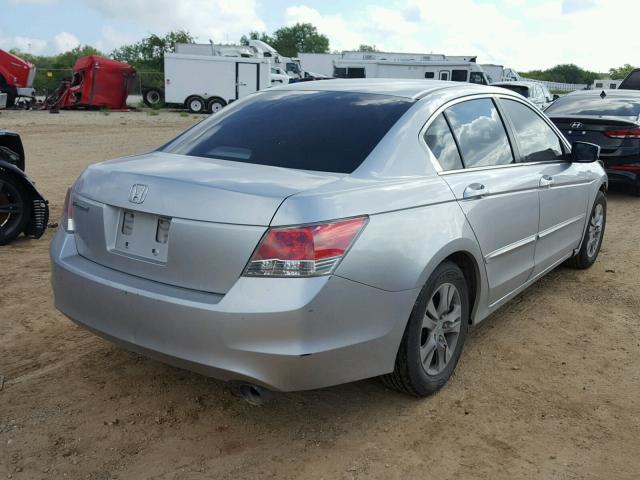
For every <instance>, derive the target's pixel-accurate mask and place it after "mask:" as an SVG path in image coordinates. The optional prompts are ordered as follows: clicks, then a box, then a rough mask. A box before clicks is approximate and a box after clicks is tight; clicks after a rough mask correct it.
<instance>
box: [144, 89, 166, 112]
mask: <svg viewBox="0 0 640 480" xmlns="http://www.w3.org/2000/svg"><path fill="white" fill-rule="evenodd" d="M162 96H163V95H162V92H161V91H160V89H159V88H149V89H148V90H146V91H145V92H144V95H143V97H142V101H143V102H144V104H145V105H146V106H147V107H151V108H153V107H157V106H159V105H161V104H162V103H163V98H162Z"/></svg>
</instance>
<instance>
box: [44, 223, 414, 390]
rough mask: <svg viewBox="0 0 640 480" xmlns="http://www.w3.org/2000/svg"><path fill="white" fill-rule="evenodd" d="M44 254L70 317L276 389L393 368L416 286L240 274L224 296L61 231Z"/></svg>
mask: <svg viewBox="0 0 640 480" xmlns="http://www.w3.org/2000/svg"><path fill="white" fill-rule="evenodd" d="M51 260H52V278H51V282H52V286H53V291H54V295H55V306H56V308H57V309H58V310H60V311H61V312H62V313H64V314H65V315H67V316H68V317H69V318H71V319H72V320H73V321H74V322H76V323H78V324H80V325H82V326H84V327H86V328H88V329H90V330H92V331H93V332H95V333H96V334H98V335H100V336H102V337H104V338H106V339H108V340H110V341H112V342H114V343H116V344H119V345H122V346H124V347H125V348H128V349H131V350H134V351H138V352H140V353H143V354H147V355H149V356H151V357H155V358H157V359H159V360H161V361H164V362H166V363H170V364H174V365H176V366H180V367H183V368H187V369H190V370H194V371H197V372H200V373H203V374H205V375H209V376H212V377H215V378H219V379H222V380H238V381H248V382H253V383H257V384H260V385H263V386H265V387H267V388H271V389H274V390H282V391H293V390H307V389H313V388H320V387H326V386H330V385H336V384H340V383H346V382H350V381H354V380H359V379H363V378H368V377H373V376H376V375H381V374H384V373H388V372H390V371H392V370H393V366H394V361H395V356H396V352H397V349H398V345H399V344H400V340H401V338H402V334H403V332H404V328H405V325H406V321H407V319H408V317H409V314H410V311H411V308H412V306H413V302H414V301H415V298H416V296H417V293H418V292H417V291H414V290H407V291H403V292H386V291H382V290H379V289H376V288H373V287H369V286H366V285H363V284H361V283H357V282H353V281H350V280H347V279H344V278H341V277H337V276H331V277H316V278H308V279H287V278H279V279H264V278H246V277H242V278H240V279H239V280H238V281H237V282H236V284H235V285H234V286H233V287H232V289H231V290H229V292H227V294H225V295H224V296H222V295H215V294H209V293H203V292H198V291H194V290H186V289H181V288H177V287H172V286H168V285H165V284H161V283H157V282H153V281H149V280H145V279H141V278H138V277H134V276H131V275H128V274H124V273H121V272H117V271H115V270H112V269H109V268H106V267H103V266H100V265H98V264H96V263H94V262H91V261H89V260H86V259H85V258H83V257H81V256H79V255H78V253H77V250H76V246H75V238H74V236H73V235H69V234H67V233H65V232H64V231H63V230H61V229H60V230H58V233H57V234H56V236H55V238H54V240H53V241H52V244H51Z"/></svg>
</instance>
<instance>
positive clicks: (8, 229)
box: [0, 171, 31, 245]
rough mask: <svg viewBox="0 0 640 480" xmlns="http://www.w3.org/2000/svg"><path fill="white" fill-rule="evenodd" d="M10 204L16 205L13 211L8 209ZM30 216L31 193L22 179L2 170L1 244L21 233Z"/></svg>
mask: <svg viewBox="0 0 640 480" xmlns="http://www.w3.org/2000/svg"><path fill="white" fill-rule="evenodd" d="M8 205H13V206H14V207H12V208H11V211H6V210H7V208H8ZM3 210H5V211H3ZM30 218H31V195H30V194H29V192H28V191H27V190H26V189H25V188H24V186H23V185H22V182H21V181H20V179H18V178H16V177H15V176H13V175H10V174H8V173H6V172H2V171H0V245H6V244H7V243H9V242H11V241H13V240H14V239H15V238H16V237H17V236H18V235H20V234H21V233H22V232H23V231H24V230H25V228H26V227H27V224H28V223H29V219H30Z"/></svg>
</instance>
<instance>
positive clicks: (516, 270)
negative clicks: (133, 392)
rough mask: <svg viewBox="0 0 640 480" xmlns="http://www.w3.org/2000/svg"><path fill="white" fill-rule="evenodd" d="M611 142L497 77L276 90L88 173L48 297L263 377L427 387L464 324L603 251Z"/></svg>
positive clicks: (241, 377)
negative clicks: (577, 136)
mask: <svg viewBox="0 0 640 480" xmlns="http://www.w3.org/2000/svg"><path fill="white" fill-rule="evenodd" d="M598 153H599V149H598V147H597V146H594V145H591V144H586V143H576V144H574V145H573V148H572V146H571V145H569V144H568V143H567V141H566V140H565V139H564V137H563V136H562V135H561V134H560V132H559V131H558V130H557V129H556V127H555V126H554V125H553V124H552V123H551V122H550V121H549V120H548V119H547V118H546V117H545V116H544V114H543V113H542V112H540V110H539V109H537V108H536V107H535V106H533V105H532V104H531V103H529V102H528V101H527V100H526V99H524V98H523V97H522V96H520V95H518V94H516V93H512V92H509V91H506V90H503V89H499V88H492V87H486V86H479V85H471V84H460V83H451V82H437V81H424V80H423V81H421V80H416V81H413V80H379V79H376V80H373V79H372V80H331V81H320V82H306V83H297V84H291V85H286V86H283V87H278V88H273V89H269V90H268V91H263V92H259V93H256V94H253V95H251V96H249V97H247V98H245V99H243V100H241V101H237V102H234V103H233V104H231V105H230V106H228V107H226V108H225V109H223V110H222V111H220V112H219V113H216V114H214V115H212V116H211V117H210V118H208V119H207V120H205V121H203V122H201V123H199V124H198V125H196V126H194V127H193V128H191V129H189V130H187V131H186V132H184V133H183V134H181V135H180V136H178V137H177V138H175V139H174V140H172V141H171V142H169V143H168V144H166V145H164V146H163V147H161V148H160V149H159V150H157V151H153V152H150V153H147V154H144V155H140V156H134V157H128V158H123V159H118V160H112V161H108V162H104V163H99V164H97V165H92V166H90V167H89V168H87V169H86V170H85V171H84V172H83V173H82V175H81V176H80V177H79V178H78V180H77V181H76V182H75V184H74V185H73V186H72V188H71V189H70V190H69V193H68V198H67V202H66V207H65V214H64V218H63V219H62V223H61V228H59V230H58V232H57V234H56V236H55V238H54V240H53V242H52V245H51V259H52V266H53V268H52V272H53V273H52V283H53V289H54V293H55V305H56V307H57V308H58V309H59V310H60V311H61V312H63V313H64V314H65V315H67V316H68V317H69V318H71V319H72V320H73V321H75V322H77V323H78V324H80V325H82V326H84V327H86V328H88V329H90V330H92V331H93V332H95V333H96V334H98V335H100V336H102V337H105V338H107V339H109V340H111V341H113V342H114V343H117V344H119V345H122V346H124V347H125V348H129V349H131V350H134V351H138V352H141V353H144V354H148V355H149V356H152V357H156V358H158V359H160V360H163V361H166V362H168V363H171V364H175V365H178V366H182V367H185V368H188V369H192V370H195V371H198V372H202V373H204V374H207V375H211V376H213V377H217V378H220V379H225V380H233V381H238V382H240V383H241V384H242V385H243V386H245V387H247V388H249V391H250V392H252V393H253V394H255V395H259V394H260V392H261V388H265V387H266V388H267V389H274V390H281V391H291V390H303V389H313V388H319V387H326V386H329V385H335V384H340V383H344V382H351V381H354V380H358V379H363V378H368V377H373V376H378V375H383V376H384V377H383V378H384V380H385V381H386V383H387V384H388V385H390V386H393V387H395V388H397V389H399V390H402V391H404V392H407V393H409V394H412V395H417V396H424V395H428V394H431V393H433V392H435V391H436V390H438V389H439V388H440V387H442V385H444V384H445V383H446V381H447V380H448V379H449V377H450V376H451V374H452V372H453V370H454V368H455V366H456V363H457V362H458V358H459V357H460V354H461V351H462V347H463V344H464V341H465V337H466V335H467V330H468V328H469V325H475V324H477V323H479V322H480V321H482V320H483V319H485V318H487V316H488V315H490V314H491V313H492V312H494V311H495V310H496V309H497V308H498V307H500V306H501V305H503V304H504V303H505V302H507V301H508V300H509V299H511V298H513V297H514V295H516V294H518V293H519V292H521V291H522V290H524V289H525V288H527V287H528V286H529V285H531V284H532V283H533V282H535V281H536V280H537V279H539V278H540V277H541V276H542V275H544V274H545V273H547V272H549V271H550V270H552V269H553V268H555V267H556V266H558V265H560V264H561V263H563V262H565V261H569V262H570V263H571V264H573V265H574V266H575V267H578V268H587V267H589V266H590V265H591V264H593V262H594V261H595V260H596V257H597V255H598V251H599V249H600V244H601V242H602V238H603V233H604V227H605V220H606V199H605V192H606V189H607V177H606V175H605V172H604V170H603V169H602V167H601V165H600V163H598V162H597V161H596V160H597V157H598Z"/></svg>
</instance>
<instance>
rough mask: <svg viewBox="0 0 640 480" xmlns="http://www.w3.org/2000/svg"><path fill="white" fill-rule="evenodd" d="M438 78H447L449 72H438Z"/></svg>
mask: <svg viewBox="0 0 640 480" xmlns="http://www.w3.org/2000/svg"><path fill="white" fill-rule="evenodd" d="M440 80H449V72H446V71H443V72H440Z"/></svg>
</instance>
